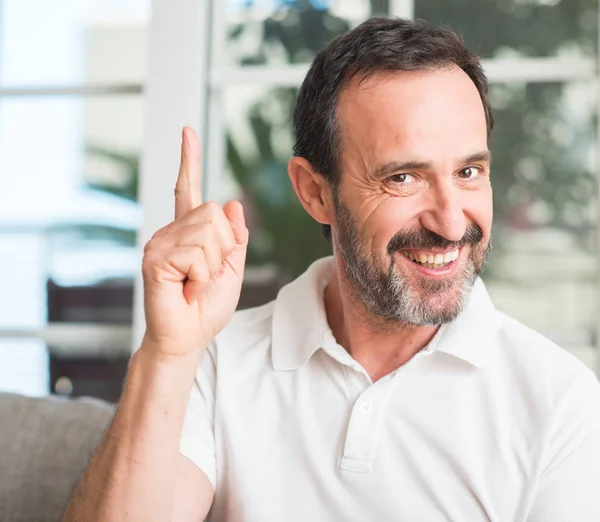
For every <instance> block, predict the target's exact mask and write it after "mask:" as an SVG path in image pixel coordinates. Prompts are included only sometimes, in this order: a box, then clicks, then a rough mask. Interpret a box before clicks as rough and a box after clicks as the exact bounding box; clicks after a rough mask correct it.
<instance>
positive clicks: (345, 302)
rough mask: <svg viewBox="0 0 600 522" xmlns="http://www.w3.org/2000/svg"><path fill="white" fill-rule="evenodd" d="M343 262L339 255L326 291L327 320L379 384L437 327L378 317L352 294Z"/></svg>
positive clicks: (345, 345) (373, 379)
mask: <svg viewBox="0 0 600 522" xmlns="http://www.w3.org/2000/svg"><path fill="white" fill-rule="evenodd" d="M340 263H342V261H341V260H340V259H339V258H338V256H336V257H335V258H334V263H333V272H332V275H331V281H330V282H329V284H328V286H327V288H326V290H325V310H326V312H327V320H328V322H329V326H330V327H331V330H332V332H333V335H334V337H335V338H336V340H337V342H338V343H339V344H340V345H341V346H343V347H344V348H345V349H346V350H347V351H348V353H350V355H351V356H352V357H353V358H354V360H356V361H358V362H359V363H360V364H361V365H362V367H363V368H364V369H365V370H366V371H367V373H368V374H369V376H370V377H371V380H372V381H373V382H375V381H377V380H379V379H381V377H384V376H385V375H387V374H389V373H391V372H393V371H394V370H396V369H397V368H399V367H400V366H402V365H403V364H405V363H406V362H408V361H409V360H410V359H412V357H414V355H415V354H416V353H418V352H419V351H420V350H422V349H423V348H424V347H425V346H427V344H428V343H429V341H431V339H432V338H433V336H434V335H435V332H436V331H437V327H429V326H413V325H407V324H403V323H397V324H396V323H392V322H391V321H389V320H382V319H381V318H377V317H374V316H373V314H372V312H371V311H370V310H368V309H367V308H366V306H365V305H364V303H362V302H361V300H360V299H357V298H356V296H355V295H354V293H353V292H352V291H351V286H350V282H349V281H348V280H347V278H346V274H345V272H344V270H343V269H341V266H340V265H339V264H340Z"/></svg>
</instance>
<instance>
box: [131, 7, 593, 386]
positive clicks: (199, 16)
mask: <svg viewBox="0 0 600 522" xmlns="http://www.w3.org/2000/svg"><path fill="white" fill-rule="evenodd" d="M414 5H415V4H414V0H390V9H389V13H388V14H389V15H390V16H400V17H403V18H413V16H414ZM226 9H227V2H225V1H223V0H154V1H153V5H152V12H153V16H152V20H151V29H150V47H149V49H150V54H149V74H148V80H147V91H146V92H147V95H146V103H147V117H146V142H145V146H144V151H143V159H142V169H141V180H140V201H141V204H142V205H143V209H144V211H145V212H144V215H145V219H144V223H143V226H142V230H141V232H140V234H139V238H140V247H141V246H142V245H143V244H144V243H145V242H146V241H147V240H148V238H149V237H150V236H151V235H152V233H153V232H154V231H155V230H156V229H158V228H160V227H161V226H163V225H164V224H165V223H167V222H168V221H170V219H171V216H172V204H173V202H172V197H171V195H172V187H173V185H174V180H175V175H176V173H177V162H178V158H179V144H180V142H179V133H180V131H181V127H182V126H183V125H186V124H187V125H189V124H192V125H193V124H194V123H197V127H196V128H197V129H198V130H199V134H200V138H201V142H202V143H203V145H204V147H203V148H204V151H205V153H204V156H203V163H204V175H203V191H204V192H203V193H204V197H205V199H210V198H211V195H212V194H215V193H216V189H215V187H216V186H217V184H218V183H219V181H220V179H221V175H222V173H223V172H224V171H225V121H224V119H223V116H222V115H223V113H224V110H223V109H224V108H223V92H224V90H225V89H226V88H227V87H229V86H232V85H241V84H254V85H264V86H265V87H266V86H269V87H272V86H280V87H299V86H300V84H301V82H302V80H303V78H304V76H305V74H306V71H307V69H308V65H289V66H270V65H265V66H243V67H241V66H229V65H226V66H223V65H221V64H225V63H227V61H226V60H225V59H224V57H223V53H224V52H226V48H227V46H226V31H225V29H226V22H225V19H226ZM599 12H600V9H599ZM599 49H600V44H599ZM175 56H178V57H179V60H178V61H176V63H173V57H175ZM209 56H210V59H209ZM483 67H484V69H485V71H486V74H487V76H488V79H489V81H490V83H507V82H527V83H534V82H560V81H565V82H566V81H571V82H572V81H586V80H594V79H595V80H598V76H599V73H598V71H599V70H600V52H599V53H598V56H597V57H595V58H574V59H565V58H559V57H557V58H555V57H548V58H526V57H524V58H515V59H490V60H484V61H483ZM599 98H600V97H599ZM598 112H599V113H600V106H599V107H598ZM598 149H599V150H600V118H599V128H598ZM598 178H599V181H598V193H599V194H600V176H598ZM598 216H599V217H598V226H597V234H598V244H600V209H599V211H598ZM597 258H598V269H599V272H600V252H599V253H598V256H597ZM598 296H599V297H600V278H599V279H598ZM135 303H136V305H135V306H136V310H135V314H134V319H135V322H134V332H135V333H134V349H135V348H136V347H137V346H139V342H140V341H141V338H142V333H143V329H144V321H143V310H142V292H141V281H138V284H137V288H136V300H135ZM599 305H600V300H599ZM574 336H575V337H580V338H581V337H583V338H586V337H589V336H588V335H582V334H581V332H575V333H574ZM596 338H597V339H600V320H599V321H598V328H597V335H596ZM558 341H559V342H561V341H563V340H560V339H559V340H558ZM588 341H589V342H595V343H596V346H594V349H593V350H592V351H593V353H580V354H579V355H580V356H581V357H584V358H587V359H588V360H590V358H591V357H593V358H594V360H595V361H596V362H595V363H594V365H595V368H596V370H597V371H598V373H599V374H600V357H599V356H598V355H597V352H598V349H597V344H598V341H596V340H590V339H586V340H584V341H583V342H584V343H587V342H588ZM575 342H577V341H575ZM572 343H573V339H564V342H563V343H562V344H563V345H567V346H568V345H571V344H572ZM572 348H573V349H574V350H575V351H576V350H577V348H576V347H572ZM581 350H588V351H589V350H590V349H587V348H581Z"/></svg>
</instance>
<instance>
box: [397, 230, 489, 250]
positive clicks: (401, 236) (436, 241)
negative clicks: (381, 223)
mask: <svg viewBox="0 0 600 522" xmlns="http://www.w3.org/2000/svg"><path fill="white" fill-rule="evenodd" d="M482 239H483V231H482V230H481V228H480V227H479V226H478V225H476V224H474V223H471V224H470V225H468V226H467V229H466V230H465V233H464V235H463V237H462V238H461V239H460V241H449V240H448V239H446V238H445V237H444V236H440V235H439V234H436V233H435V232H432V231H431V230H427V229H426V228H423V229H420V230H409V231H406V232H397V233H396V235H394V237H392V239H390V242H389V243H388V247H387V251H388V254H392V253H394V252H397V251H398V250H428V249H431V248H443V249H453V250H454V249H455V248H461V247H463V246H465V245H476V244H477V243H480V242H481V240H482Z"/></svg>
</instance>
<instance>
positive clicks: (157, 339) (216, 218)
mask: <svg viewBox="0 0 600 522" xmlns="http://www.w3.org/2000/svg"><path fill="white" fill-rule="evenodd" d="M200 187H201V175H200V143H199V140H198V136H197V135H196V133H195V132H194V131H193V130H192V129H191V128H189V127H185V128H184V129H183V133H182V144H181V164H180V168H179V176H178V178H177V184H176V187H175V220H174V221H173V222H172V223H170V224H169V225H167V226H166V227H164V228H162V229H160V230H159V231H158V232H156V233H155V234H154V236H153V237H152V239H151V240H150V241H149V242H148V243H147V244H146V247H145V250H144V260H143V265H142V271H143V277H144V306H145V314H146V335H145V338H144V345H149V346H151V348H146V349H152V350H156V351H158V352H160V353H163V354H166V355H185V354H189V353H194V352H195V353H199V352H201V351H202V349H203V348H204V347H205V346H206V344H207V343H208V342H209V341H210V340H211V339H212V338H213V337H214V336H215V335H216V334H217V333H219V332H220V331H221V330H222V329H223V328H224V327H225V325H226V324H227V322H228V321H229V320H230V319H231V316H232V315H233V313H234V311H235V309H236V307H237V303H238V301H239V297H240V291H241V286H242V280H243V276H244V264H245V260H246V249H247V245H248V230H247V228H246V225H245V221H244V213H243V208H242V205H241V204H240V203H238V202H236V201H230V202H229V203H227V204H226V205H225V206H224V207H223V208H222V207H221V206H220V205H219V204H218V203H215V202H212V201H209V202H207V203H202V194H201V189H200Z"/></svg>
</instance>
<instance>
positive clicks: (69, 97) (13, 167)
mask: <svg viewBox="0 0 600 522" xmlns="http://www.w3.org/2000/svg"><path fill="white" fill-rule="evenodd" d="M149 11H150V0H120V1H118V2H116V1H110V2H100V1H94V0H85V1H79V2H72V1H70V0H56V1H53V2H46V1H44V0H2V1H1V2H0V12H1V16H0V252H2V255H1V256H0V389H1V390H3V391H14V392H22V393H27V394H31V395H45V394H47V393H49V392H50V391H54V389H55V383H56V381H57V380H58V378H59V377H61V376H62V377H65V376H64V375H61V372H62V371H66V370H65V368H66V367H65V364H66V363H67V362H68V364H70V365H73V364H78V361H80V360H82V358H87V363H90V362H92V361H97V360H108V359H110V358H111V357H112V358H115V357H117V358H118V357H123V358H126V357H127V354H128V352H129V348H130V342H131V341H130V338H131V321H132V295H133V282H134V280H135V276H136V275H137V272H138V267H139V256H138V252H137V249H136V236H137V230H138V227H139V225H140V222H141V211H140V208H139V206H138V203H137V182H138V168H139V156H140V149H141V142H142V133H143V129H144V120H143V115H144V99H143V96H142V85H143V82H144V79H145V76H146V36H147V35H146V26H147V21H148V18H149ZM87 363H86V364H87ZM104 371H107V372H109V368H105V369H104ZM92 373H93V372H92ZM80 374H81V373H80V372H79V373H78V375H80ZM90 375H91V374H88V377H89V378H90V379H91V380H93V378H94V377H93V376H90ZM59 382H62V383H63V384H64V383H65V382H67V383H69V380H68V379H66V380H65V378H63V379H62V380H60V381H59ZM98 383H100V384H98ZM96 384H98V385H99V386H100V388H101V387H102V384H101V381H97V382H96ZM68 385H69V386H71V387H72V386H75V389H76V390H75V391H78V390H77V386H78V384H76V383H72V382H71V383H69V384H68ZM100 388H95V389H94V388H88V389H85V388H84V389H82V390H79V391H80V392H81V393H89V394H97V393H96V392H100V393H99V394H100V395H102V394H103V393H104V392H103V391H102V390H100Z"/></svg>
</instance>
